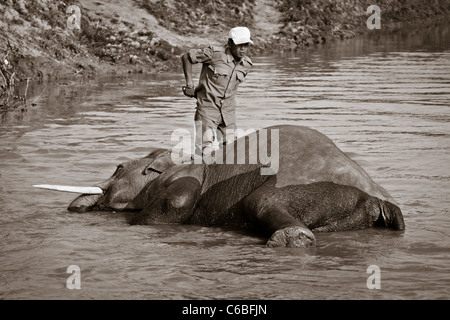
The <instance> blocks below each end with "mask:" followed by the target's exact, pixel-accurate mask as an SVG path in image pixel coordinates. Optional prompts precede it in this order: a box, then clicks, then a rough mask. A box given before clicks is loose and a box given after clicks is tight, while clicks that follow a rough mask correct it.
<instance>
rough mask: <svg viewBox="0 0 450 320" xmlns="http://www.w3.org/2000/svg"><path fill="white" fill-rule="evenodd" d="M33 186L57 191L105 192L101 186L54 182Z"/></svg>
mask: <svg viewBox="0 0 450 320" xmlns="http://www.w3.org/2000/svg"><path fill="white" fill-rule="evenodd" d="M33 187H36V188H42V189H50V190H57V191H66V192H75V193H83V194H103V190H102V189H101V188H99V187H74V186H58V185H53V184H35V185H33Z"/></svg>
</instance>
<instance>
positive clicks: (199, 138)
mask: <svg viewBox="0 0 450 320" xmlns="http://www.w3.org/2000/svg"><path fill="white" fill-rule="evenodd" d="M194 120H195V154H196V155H197V156H202V155H203V153H205V150H206V151H208V152H209V154H210V153H211V151H213V150H214V149H215V148H214V141H215V140H216V139H217V137H216V130H217V126H218V124H217V123H215V122H214V121H212V120H210V119H208V118H205V117H203V116H201V115H200V114H198V112H196V113H195V117H194Z"/></svg>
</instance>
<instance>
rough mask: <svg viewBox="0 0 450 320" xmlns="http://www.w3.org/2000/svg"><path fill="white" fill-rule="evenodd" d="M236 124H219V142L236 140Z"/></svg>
mask: <svg viewBox="0 0 450 320" xmlns="http://www.w3.org/2000/svg"><path fill="white" fill-rule="evenodd" d="M236 129H237V127H236V124H235V123H232V124H229V125H227V126H225V125H224V124H223V123H222V124H220V125H219V130H220V133H221V134H220V135H219V136H220V138H221V139H220V140H219V144H222V143H227V144H228V143H232V142H233V141H234V140H236V139H237V136H236Z"/></svg>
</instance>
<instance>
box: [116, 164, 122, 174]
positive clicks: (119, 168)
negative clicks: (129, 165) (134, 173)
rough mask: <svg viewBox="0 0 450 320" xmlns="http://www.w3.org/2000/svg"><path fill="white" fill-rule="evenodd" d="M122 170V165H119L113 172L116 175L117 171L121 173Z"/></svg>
mask: <svg viewBox="0 0 450 320" xmlns="http://www.w3.org/2000/svg"><path fill="white" fill-rule="evenodd" d="M122 169H123V164H119V165H118V166H117V168H116V172H114V174H116V173H118V172H119V171H121V170H122Z"/></svg>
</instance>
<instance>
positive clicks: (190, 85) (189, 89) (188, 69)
mask: <svg viewBox="0 0 450 320" xmlns="http://www.w3.org/2000/svg"><path fill="white" fill-rule="evenodd" d="M181 63H182V65H183V73H184V78H185V79H186V87H183V93H184V94H185V95H186V96H188V97H191V98H192V97H195V85H194V80H193V78H192V62H191V61H190V60H189V54H188V53H185V54H183V55H182V56H181Z"/></svg>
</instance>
